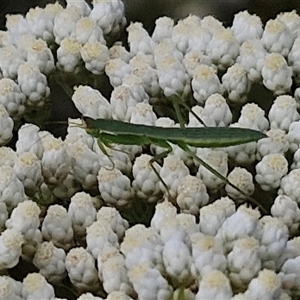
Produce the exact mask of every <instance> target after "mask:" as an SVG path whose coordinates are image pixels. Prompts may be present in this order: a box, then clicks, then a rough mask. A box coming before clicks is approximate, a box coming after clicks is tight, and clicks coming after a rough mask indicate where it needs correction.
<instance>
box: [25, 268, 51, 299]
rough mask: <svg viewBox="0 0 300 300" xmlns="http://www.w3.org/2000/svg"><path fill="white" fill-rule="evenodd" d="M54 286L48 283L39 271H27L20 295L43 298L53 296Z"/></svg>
mask: <svg viewBox="0 0 300 300" xmlns="http://www.w3.org/2000/svg"><path fill="white" fill-rule="evenodd" d="M54 296H55V295H54V288H53V286H52V285H51V284H49V283H48V282H47V281H46V279H45V277H44V276H42V275H41V274H39V273H29V274H28V275H27V276H26V277H25V278H24V279H23V286H22V297H23V299H27V300H33V299H44V300H51V299H53V298H54Z"/></svg>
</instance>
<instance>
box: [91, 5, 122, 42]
mask: <svg viewBox="0 0 300 300" xmlns="http://www.w3.org/2000/svg"><path fill="white" fill-rule="evenodd" d="M90 17H91V18H92V19H93V20H95V21H96V22H97V24H98V26H99V27H100V28H101V29H102V30H103V33H104V34H105V35H108V36H110V37H114V36H117V35H119V33H120V31H121V29H123V27H124V26H125V25H126V18H125V6H124V3H123V2H122V1H121V0H109V1H103V0H94V1H93V8H92V11H91V13H90Z"/></svg>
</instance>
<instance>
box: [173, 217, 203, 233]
mask: <svg viewBox="0 0 300 300" xmlns="http://www.w3.org/2000/svg"><path fill="white" fill-rule="evenodd" d="M176 219H177V221H178V222H179V225H180V227H181V228H182V229H183V230H184V231H185V232H187V233H188V235H189V236H191V235H192V234H194V233H198V232H199V226H198V224H197V223H196V217H195V216H193V215H191V214H185V213H179V214H178V215H176Z"/></svg>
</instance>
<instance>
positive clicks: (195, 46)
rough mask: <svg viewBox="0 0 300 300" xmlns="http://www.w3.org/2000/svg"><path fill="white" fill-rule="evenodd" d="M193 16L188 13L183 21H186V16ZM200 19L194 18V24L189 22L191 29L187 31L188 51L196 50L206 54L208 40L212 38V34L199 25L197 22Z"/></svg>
mask: <svg viewBox="0 0 300 300" xmlns="http://www.w3.org/2000/svg"><path fill="white" fill-rule="evenodd" d="M192 17H195V16H192V15H189V16H188V17H187V18H186V19H185V20H184V21H186V20H187V19H188V18H192ZM197 21H199V23H200V19H199V20H196V24H190V25H191V31H190V32H189V40H188V50H187V51H188V52H190V51H194V50H198V51H201V52H202V53H205V54H207V55H209V54H208V52H207V45H208V44H209V42H210V40H211V39H212V35H211V34H210V32H209V31H208V30H207V29H205V28H203V27H200V26H199V23H198V22H197Z"/></svg>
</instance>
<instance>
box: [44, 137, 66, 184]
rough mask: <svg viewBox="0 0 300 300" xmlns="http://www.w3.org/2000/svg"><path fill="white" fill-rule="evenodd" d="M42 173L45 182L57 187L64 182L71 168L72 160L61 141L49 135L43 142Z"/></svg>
mask: <svg viewBox="0 0 300 300" xmlns="http://www.w3.org/2000/svg"><path fill="white" fill-rule="evenodd" d="M43 145H44V153H43V157H42V172H43V176H44V179H45V182H46V183H47V184H48V185H49V186H51V187H55V186H57V185H59V183H61V182H62V181H64V180H65V179H66V178H67V176H68V173H69V170H70V168H71V159H70V157H69V155H68V153H67V150H66V147H65V145H64V143H63V141H62V140H61V139H56V138H54V137H53V136H51V135H49V136H48V137H47V138H45V139H44V140H43Z"/></svg>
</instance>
